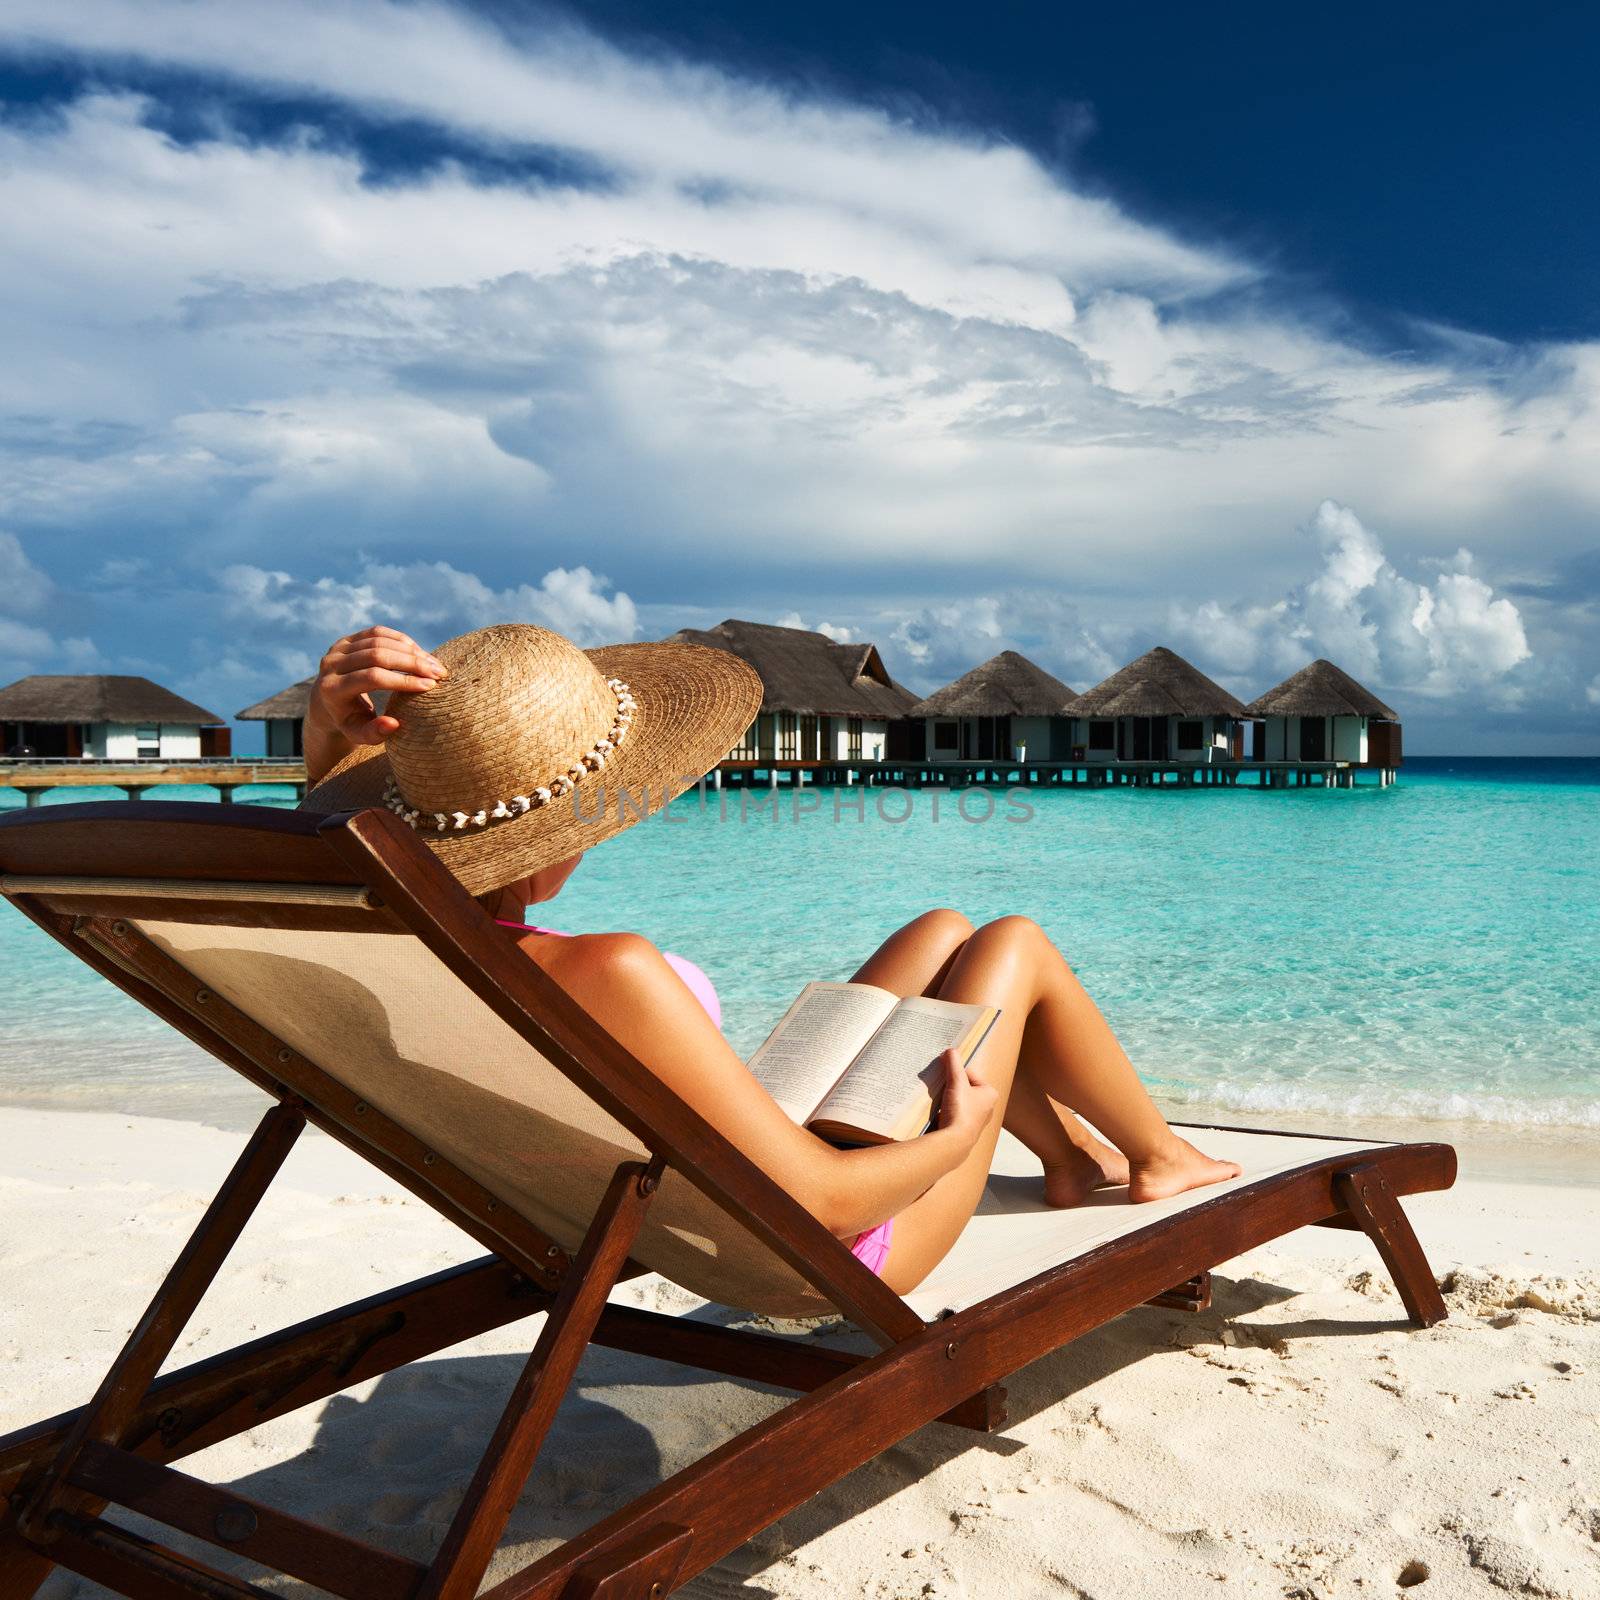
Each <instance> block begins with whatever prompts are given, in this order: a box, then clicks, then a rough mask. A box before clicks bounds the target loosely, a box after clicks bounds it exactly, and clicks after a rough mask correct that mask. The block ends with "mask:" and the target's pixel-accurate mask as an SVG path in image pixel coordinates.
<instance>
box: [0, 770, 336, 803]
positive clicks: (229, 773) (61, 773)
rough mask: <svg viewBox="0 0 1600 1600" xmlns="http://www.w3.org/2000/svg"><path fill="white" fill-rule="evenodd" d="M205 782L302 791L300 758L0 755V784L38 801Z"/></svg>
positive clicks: (226, 789) (223, 790)
mask: <svg viewBox="0 0 1600 1600" xmlns="http://www.w3.org/2000/svg"><path fill="white" fill-rule="evenodd" d="M168 783H189V784H197V783H203V784H209V785H210V786H211V787H212V788H213V789H215V790H217V792H218V794H219V795H220V797H221V798H222V799H223V800H232V799H233V797H234V791H235V790H236V789H239V788H241V787H242V786H243V785H245V784H247V783H286V784H290V785H292V786H293V788H294V792H295V794H296V795H297V796H301V795H304V794H305V792H306V764H305V762H303V761H266V760H262V761H254V760H239V759H232V760H227V761H29V760H27V759H21V760H0V788H5V789H20V790H21V791H22V793H23V795H24V797H25V803H26V804H28V805H30V806H36V805H38V803H39V801H40V799H41V797H42V796H44V795H45V794H47V793H48V792H49V791H50V790H52V789H91V788H92V789H121V790H123V791H124V792H125V793H126V794H127V796H128V798H129V799H130V800H137V799H139V798H140V797H141V796H142V795H143V794H144V792H145V791H146V790H147V789H154V788H157V787H159V786H160V785H162V784H168Z"/></svg>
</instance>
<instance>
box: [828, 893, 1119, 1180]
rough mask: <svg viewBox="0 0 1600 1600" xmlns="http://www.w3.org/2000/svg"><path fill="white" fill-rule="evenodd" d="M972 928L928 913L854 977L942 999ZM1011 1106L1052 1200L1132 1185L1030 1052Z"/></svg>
mask: <svg viewBox="0 0 1600 1600" xmlns="http://www.w3.org/2000/svg"><path fill="white" fill-rule="evenodd" d="M972 934H973V927H972V924H971V923H970V922H968V921H967V919H966V918H965V917H964V916H962V915H961V913H960V912H959V911H926V912H924V913H923V914H922V915H921V916H920V917H917V918H916V919H915V920H914V921H912V922H908V923H907V924H906V925H905V927H903V928H901V929H899V930H898V931H896V932H895V933H893V934H891V935H890V936H889V937H888V938H887V939H885V940H884V942H883V943H882V944H881V945H879V947H878V948H877V950H876V951H875V952H874V953H873V954H872V955H871V956H870V957H869V958H868V959H867V961H866V962H865V963H864V964H863V965H862V967H861V969H860V970H859V971H858V972H857V973H856V975H855V980H854V981H855V982H856V983H874V984H876V985H877V986H878V987H879V988H880V989H887V990H889V991H890V993H891V994H898V995H918V994H920V995H937V994H939V992H940V986H941V985H942V984H943V982H944V981H945V978H946V977H947V975H948V974H949V972H950V968H951V966H952V965H953V964H954V962H955V959H956V957H957V956H958V955H959V954H960V951H961V948H962V946H963V945H965V944H966V942H967V940H968V939H970V938H971V937H972ZM1022 1067H1023V1070H1022V1071H1020V1072H1019V1073H1018V1074H1017V1076H1016V1079H1015V1081H1014V1082H1013V1084H1012V1086H1011V1094H1010V1097H1009V1099H1008V1100H1007V1101H1006V1102H1005V1119H1004V1126H1005V1129H1006V1131H1007V1132H1008V1133H1011V1134H1013V1135H1015V1136H1016V1137H1017V1138H1018V1139H1020V1140H1021V1141H1022V1142H1023V1143H1024V1144H1025V1145H1027V1147H1028V1148H1029V1149H1030V1150H1031V1151H1033V1153H1034V1154H1035V1155H1036V1156H1038V1158H1039V1160H1040V1162H1041V1164H1042V1165H1043V1167H1044V1178H1045V1199H1047V1200H1048V1201H1049V1202H1050V1203H1051V1204H1052V1205H1058V1206H1070V1205H1077V1204H1078V1203H1079V1201H1081V1200H1082V1199H1083V1198H1084V1197H1085V1196H1086V1195H1088V1194H1089V1193H1090V1191H1091V1190H1094V1189H1098V1188H1101V1187H1103V1186H1104V1185H1106V1184H1122V1183H1126V1182H1127V1181H1128V1162H1127V1158H1126V1157H1124V1156H1123V1155H1122V1154H1121V1152H1120V1151H1117V1150H1113V1149H1111V1148H1110V1147H1109V1146H1108V1145H1106V1144H1103V1143H1102V1142H1101V1141H1100V1140H1099V1139H1096V1138H1095V1137H1094V1136H1093V1134H1091V1133H1090V1132H1089V1130H1088V1129H1087V1128H1086V1127H1084V1125H1083V1124H1082V1123H1081V1122H1080V1121H1079V1120H1078V1119H1077V1117H1075V1116H1074V1115H1073V1114H1072V1112H1071V1110H1070V1109H1069V1108H1067V1107H1066V1106H1064V1105H1058V1104H1056V1103H1055V1101H1053V1100H1052V1099H1051V1098H1050V1096H1049V1094H1048V1093H1047V1092H1046V1091H1045V1089H1044V1088H1043V1087H1042V1086H1041V1084H1040V1083H1039V1081H1038V1079H1037V1076H1036V1075H1035V1073H1034V1072H1033V1071H1031V1070H1029V1064H1028V1060H1027V1057H1026V1055H1024V1058H1023V1064H1022Z"/></svg>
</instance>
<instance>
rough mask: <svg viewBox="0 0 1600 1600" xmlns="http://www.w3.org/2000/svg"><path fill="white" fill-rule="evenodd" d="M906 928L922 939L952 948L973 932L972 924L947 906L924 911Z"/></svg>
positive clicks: (969, 936)
mask: <svg viewBox="0 0 1600 1600" xmlns="http://www.w3.org/2000/svg"><path fill="white" fill-rule="evenodd" d="M907 928H908V931H913V932H915V933H917V934H918V935H919V936H920V937H922V938H924V939H928V940H930V941H932V942H934V943H937V944H941V945H945V946H947V947H948V948H950V949H952V950H953V949H954V948H955V947H956V946H957V945H958V944H963V943H965V942H966V940H968V939H970V938H971V937H972V933H973V928H972V924H971V923H970V922H969V921H967V919H966V918H965V917H964V916H962V915H961V913H960V912H959V911H951V910H950V909H949V908H948V907H940V908H939V909H938V910H935V911H924V912H923V913H922V915H921V916H920V917H918V918H916V920H915V921H913V922H910V923H908V924H907Z"/></svg>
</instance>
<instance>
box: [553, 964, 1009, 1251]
mask: <svg viewBox="0 0 1600 1600" xmlns="http://www.w3.org/2000/svg"><path fill="white" fill-rule="evenodd" d="M522 948H523V949H524V950H525V951H526V952H527V954H528V955H529V956H531V957H532V958H533V959H534V960H535V961H537V962H538V963H539V965H540V966H542V967H543V968H544V969H545V971H547V972H548V973H549V974H550V975H551V977H553V978H554V979H555V980H556V981H557V982H558V983H559V984H560V985H561V986H562V988H564V989H565V990H566V991H567V992H568V993H569V994H570V995H571V996H572V997H573V999H575V1000H576V1001H578V1003H579V1004H580V1005H582V1006H583V1008H584V1009H585V1010H586V1011H588V1012H589V1013H590V1014H591V1015H592V1016H594V1017H596V1018H597V1019H598V1020H599V1021H600V1022H601V1023H603V1024H604V1026H605V1027H606V1029H607V1031H608V1032H610V1033H611V1035H612V1036H613V1037H614V1038H615V1039H617V1040H618V1042H619V1043H621V1044H622V1045H624V1046H625V1047H626V1048H627V1049H628V1050H630V1051H631V1052H632V1053H633V1054H634V1055H635V1056H637V1057H638V1058H639V1060H640V1061H642V1062H643V1063H644V1064H645V1065H646V1066H647V1067H648V1068H650V1070H651V1071H653V1072H654V1073H655V1074H656V1076H657V1077H659V1078H660V1079H661V1080H662V1081H663V1082H664V1083H666V1084H667V1086H668V1087H669V1088H671V1089H672V1090H673V1091H674V1092H675V1093H676V1094H678V1095H679V1096H680V1098H682V1099H683V1100H685V1101H687V1102H688V1104H689V1105H691V1106H692V1107H693V1108H694V1109H695V1110H696V1111H698V1112H699V1113H700V1115H701V1116H702V1117H704V1118H705V1119H706V1121H707V1122H709V1123H711V1125H712V1126H713V1127H715V1128H716V1129H717V1130H718V1131H719V1132H721V1133H722V1135H723V1136H724V1137H725V1138H726V1139H727V1140H728V1141H729V1142H730V1143H731V1144H733V1145H734V1146H736V1147H737V1148H738V1149H739V1150H740V1151H742V1152H743V1153H744V1154H745V1155H746V1156H748V1157H749V1158H750V1160H751V1161H753V1162H754V1163H755V1164H756V1165H757V1166H758V1167H760V1168H761V1170H762V1171H763V1172H765V1173H766V1174H767V1175H768V1176H769V1177H771V1178H772V1179H774V1180H775V1181H776V1182H777V1183H778V1184H779V1185H780V1187H782V1188H784V1189H786V1190H787V1191H788V1192H789V1193H790V1194H791V1195H793V1196H794V1198H795V1199H796V1200H798V1201H799V1202H800V1204H801V1205H803V1206H804V1207H805V1208H806V1210H807V1211H809V1212H810V1213H811V1214H812V1216H814V1217H816V1218H817V1220H818V1221H819V1222H821V1223H822V1225H823V1226H824V1227H825V1228H827V1229H828V1231H829V1232H830V1233H834V1234H837V1235H838V1236H839V1237H841V1238H846V1239H848V1238H853V1237H854V1236H855V1235H856V1234H858V1233H863V1232H865V1231H866V1230H867V1229H868V1228H874V1227H876V1226H877V1225H878V1224H879V1223H880V1222H884V1221H886V1220H887V1219H888V1218H890V1217H892V1216H894V1215H895V1214H896V1213H897V1212H899V1211H900V1210H902V1209H903V1208H904V1207H906V1206H908V1205H909V1204H910V1203H911V1202H912V1201H913V1200H915V1199H916V1198H917V1197H918V1196H919V1195H921V1194H923V1193H925V1192H926V1191H927V1190H928V1189H930V1188H931V1187H932V1186H933V1185H934V1183H936V1182H937V1181H938V1180H939V1179H940V1178H942V1177H943V1176H944V1175H945V1174H946V1173H947V1172H953V1171H954V1170H955V1169H956V1167H958V1166H960V1165H961V1163H962V1161H963V1160H965V1159H966V1156H967V1154H968V1153H969V1152H970V1151H971V1149H972V1147H973V1145H974V1144H975V1143H976V1142H977V1139H978V1135H979V1133H980V1132H981V1131H982V1129H983V1127H984V1125H985V1124H986V1123H987V1122H988V1120H989V1116H990V1114H991V1112H992V1111H993V1109H994V1105H995V1100H996V1093H995V1090H994V1089H993V1088H991V1087H989V1086H988V1085H987V1084H986V1083H985V1082H984V1081H983V1079H982V1077H981V1075H980V1074H978V1073H975V1072H971V1071H963V1070H962V1069H961V1068H960V1067H959V1066H955V1070H954V1071H953V1072H952V1073H951V1077H950V1088H949V1089H948V1090H947V1092H946V1099H945V1103H944V1107H943V1112H942V1114H941V1117H940V1124H939V1126H938V1127H937V1128H935V1129H934V1130H933V1131H932V1132H931V1133H927V1134H924V1135H923V1136H922V1137H921V1138H920V1139H908V1140H905V1141H903V1142H898V1143H895V1144H886V1145H876V1146H873V1147H871V1148H870V1149H865V1150H836V1149H834V1148H833V1146H832V1145H829V1144H827V1143H825V1142H824V1141H823V1140H821V1139H819V1138H817V1136H816V1135H815V1134H812V1133H808V1132H807V1131H806V1130H805V1129H804V1128H801V1127H797V1126H796V1125H795V1124H794V1123H793V1122H792V1121H790V1119H789V1118H788V1116H787V1115H785V1113H784V1112H783V1111H781V1110H780V1109H779V1107H778V1105H777V1103H776V1102H775V1101H774V1100H773V1098H772V1096H771V1095H769V1094H768V1093H767V1091H766V1090H765V1089H763V1088H762V1087H761V1085H760V1084H759V1083H758V1082H757V1081H756V1079H755V1078H754V1077H753V1076H752V1075H751V1073H750V1069H749V1068H748V1067H747V1066H745V1064H744V1062H742V1061H741V1060H740V1059H739V1057H738V1056H737V1055H735V1054H734V1051H733V1048H732V1046H731V1045H729V1043H728V1041H727V1040H726V1039H724V1038H723V1036H722V1035H721V1033H719V1032H718V1031H717V1029H716V1028H715V1027H714V1026H713V1025H712V1022H711V1019H710V1018H709V1017H708V1016H707V1015H706V1013H705V1011H704V1009H703V1008H702V1007H701V1005H700V1002H699V1001H698V1000H696V999H695V997H694V996H693V995H692V994H691V993H690V992H689V990H688V989H687V988H686V987H685V985H684V983H683V980H682V979H681V978H679V977H678V975H677V973H675V972H674V971H673V970H672V968H671V967H670V966H668V965H667V963H666V961H665V959H664V958H663V957H662V955H661V952H660V951H659V950H657V949H656V948H655V946H654V945H652V944H651V943H650V942H649V941H648V940H647V939H643V938H641V937H639V936H638V935H636V934H627V933H607V934H582V935H579V936H578V937H577V938H573V939H547V938H540V937H539V936H537V935H534V936H532V937H530V938H527V939H524V940H523V941H522ZM951 1065H954V1060H953V1057H952V1058H951V1061H950V1063H948V1064H947V1070H949V1067H950V1066H951Z"/></svg>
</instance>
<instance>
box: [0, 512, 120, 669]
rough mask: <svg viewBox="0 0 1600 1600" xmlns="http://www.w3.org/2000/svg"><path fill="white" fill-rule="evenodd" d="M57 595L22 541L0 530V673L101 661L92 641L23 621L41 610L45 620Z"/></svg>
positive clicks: (92, 665)
mask: <svg viewBox="0 0 1600 1600" xmlns="http://www.w3.org/2000/svg"><path fill="white" fill-rule="evenodd" d="M57 598H58V591H57V589H56V585H55V584H54V583H53V582H52V581H51V578H50V576H49V574H48V573H46V572H45V571H44V570H43V569H42V568H40V567H37V566H35V565H34V563H33V561H32V560H31V559H30V558H29V556H28V553H27V551H26V550H24V549H23V548H22V541H21V540H20V539H18V538H17V536H16V535H15V534H14V533H3V532H0V674H3V675H4V676H5V677H6V678H10V677H12V676H15V675H21V674H26V673H31V672H39V671H44V670H54V671H63V670H64V671H67V672H88V671H91V670H92V669H94V668H96V667H99V666H102V665H103V664H104V663H103V661H102V659H101V656H100V652H99V651H98V650H97V649H96V648H95V645H94V642H93V640H91V639H87V638H83V637H81V636H72V637H68V638H58V637H57V636H56V634H55V633H53V632H52V631H51V630H50V629H49V628H48V627H41V626H39V625H38V624H37V623H35V622H25V621H23V620H22V619H23V618H24V617H33V616H36V615H39V614H41V613H44V614H45V615H44V621H46V622H48V621H49V620H50V617H49V615H48V612H49V609H50V608H51V604H52V602H54V601H55V600H57Z"/></svg>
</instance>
